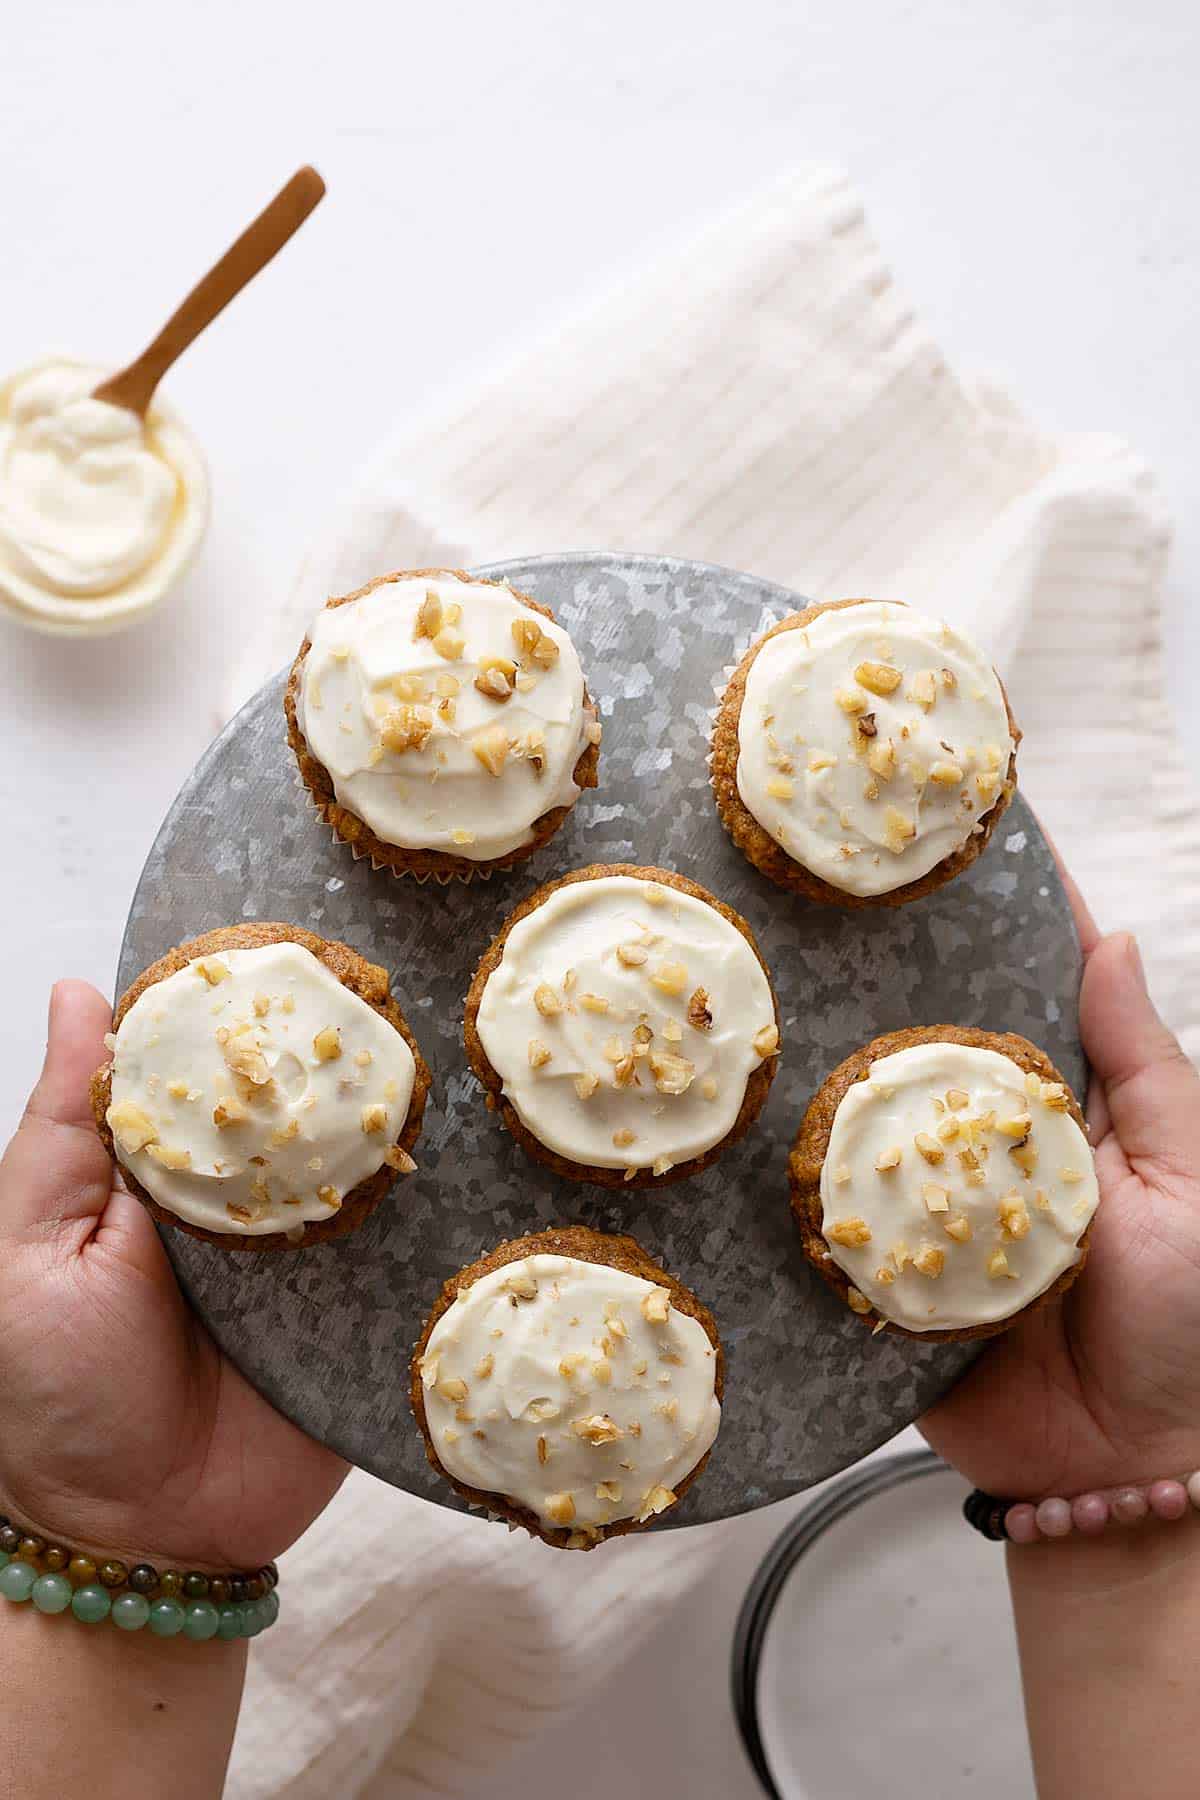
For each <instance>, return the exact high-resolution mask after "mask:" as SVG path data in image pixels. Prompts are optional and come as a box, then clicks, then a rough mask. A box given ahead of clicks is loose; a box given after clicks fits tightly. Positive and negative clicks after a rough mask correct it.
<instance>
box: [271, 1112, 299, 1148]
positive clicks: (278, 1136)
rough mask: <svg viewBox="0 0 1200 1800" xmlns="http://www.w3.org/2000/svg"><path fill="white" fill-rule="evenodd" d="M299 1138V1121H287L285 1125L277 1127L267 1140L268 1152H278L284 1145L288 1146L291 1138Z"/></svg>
mask: <svg viewBox="0 0 1200 1800" xmlns="http://www.w3.org/2000/svg"><path fill="white" fill-rule="evenodd" d="M299 1136H300V1121H299V1119H289V1120H288V1122H287V1124H286V1125H277V1126H276V1127H275V1129H274V1131H272V1133H271V1135H270V1137H268V1139H267V1148H268V1150H280V1149H282V1148H283V1146H284V1144H290V1143H291V1141H292V1139H293V1138H297V1137H299Z"/></svg>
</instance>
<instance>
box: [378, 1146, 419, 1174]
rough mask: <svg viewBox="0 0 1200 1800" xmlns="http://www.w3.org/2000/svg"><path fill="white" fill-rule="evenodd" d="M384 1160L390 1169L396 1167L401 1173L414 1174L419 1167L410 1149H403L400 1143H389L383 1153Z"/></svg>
mask: <svg viewBox="0 0 1200 1800" xmlns="http://www.w3.org/2000/svg"><path fill="white" fill-rule="evenodd" d="M383 1160H384V1162H385V1163H386V1164H387V1166H388V1168H389V1169H395V1170H396V1171H397V1173H398V1174H400V1175H412V1174H413V1173H414V1172H415V1170H416V1167H417V1165H416V1163H415V1162H414V1161H413V1159H412V1157H411V1156H410V1155H409V1154H408V1151H407V1150H402V1149H401V1148H400V1146H399V1144H389V1145H388V1147H387V1149H386V1150H385V1151H384V1153H383Z"/></svg>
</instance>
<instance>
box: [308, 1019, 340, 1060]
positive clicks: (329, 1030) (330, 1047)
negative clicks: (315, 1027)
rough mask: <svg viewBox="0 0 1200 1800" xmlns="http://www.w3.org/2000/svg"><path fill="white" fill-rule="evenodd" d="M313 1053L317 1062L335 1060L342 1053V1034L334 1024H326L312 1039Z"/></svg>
mask: <svg viewBox="0 0 1200 1800" xmlns="http://www.w3.org/2000/svg"><path fill="white" fill-rule="evenodd" d="M313 1054H314V1055H315V1057H316V1059H317V1061H318V1062H336V1061H337V1059H338V1057H339V1056H340V1055H341V1054H342V1034H341V1032H340V1031H339V1030H338V1028H337V1026H336V1025H326V1026H325V1028H324V1030H323V1031H318V1033H317V1035H316V1037H315V1038H314V1039H313Z"/></svg>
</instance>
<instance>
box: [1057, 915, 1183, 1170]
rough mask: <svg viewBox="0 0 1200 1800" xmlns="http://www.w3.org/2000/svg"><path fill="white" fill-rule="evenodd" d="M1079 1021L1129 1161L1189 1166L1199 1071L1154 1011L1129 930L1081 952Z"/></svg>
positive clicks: (1135, 945)
mask: <svg viewBox="0 0 1200 1800" xmlns="http://www.w3.org/2000/svg"><path fill="white" fill-rule="evenodd" d="M1079 1023H1080V1031H1081V1035H1082V1037H1083V1047H1084V1050H1085V1051H1086V1052H1087V1056H1088V1060H1089V1061H1090V1063H1091V1065H1092V1069H1093V1072H1094V1073H1095V1075H1096V1077H1097V1079H1098V1080H1099V1081H1100V1082H1101V1083H1102V1084H1103V1088H1104V1096H1105V1100H1106V1102H1107V1108H1108V1115H1109V1118H1110V1120H1111V1122H1112V1128H1113V1131H1114V1132H1115V1134H1116V1137H1117V1141H1118V1143H1119V1144H1120V1146H1121V1149H1122V1150H1123V1151H1124V1153H1125V1156H1126V1158H1127V1159H1128V1160H1129V1162H1130V1163H1135V1164H1136V1163H1138V1162H1151V1163H1155V1164H1157V1165H1159V1166H1160V1167H1161V1168H1164V1169H1167V1170H1179V1169H1194V1168H1195V1166H1196V1162H1197V1160H1198V1158H1200V1076H1197V1074H1196V1071H1195V1069H1193V1067H1192V1065H1191V1063H1190V1062H1189V1061H1188V1059H1187V1057H1186V1056H1185V1055H1184V1053H1183V1051H1182V1049H1181V1048H1180V1045H1179V1041H1178V1039H1177V1038H1176V1037H1175V1036H1174V1034H1173V1033H1172V1032H1171V1031H1169V1030H1168V1029H1167V1027H1166V1026H1165V1025H1164V1024H1163V1022H1162V1020H1161V1019H1160V1018H1159V1016H1158V1013H1157V1011H1156V1010H1155V1006H1154V1002H1153V1001H1152V1000H1151V998H1150V992H1149V989H1148V988H1147V986H1146V973H1145V970H1144V968H1143V966H1142V958H1141V955H1140V953H1139V951H1138V947H1137V942H1136V940H1135V939H1134V938H1133V937H1131V936H1130V934H1129V933H1128V932H1118V933H1116V934H1115V935H1114V936H1113V937H1108V938H1104V939H1103V940H1102V941H1101V942H1100V943H1099V944H1098V945H1097V946H1096V948H1095V949H1094V950H1093V951H1092V953H1091V955H1090V956H1089V957H1088V960H1087V965H1086V967H1085V969H1084V973H1083V987H1082V990H1081V992H1080V996H1079Z"/></svg>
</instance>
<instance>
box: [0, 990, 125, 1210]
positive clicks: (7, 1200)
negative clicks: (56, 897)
mask: <svg viewBox="0 0 1200 1800" xmlns="http://www.w3.org/2000/svg"><path fill="white" fill-rule="evenodd" d="M111 1026H112V1009H111V1008H110V1006H109V1004H108V1001H107V1000H105V999H104V997H103V995H101V994H99V993H97V991H96V989H95V988H94V987H91V986H90V985H89V984H88V983H87V982H86V981H60V982H57V983H56V984H55V986H54V988H53V989H52V990H51V994H50V1020H49V1028H48V1035H47V1043H46V1060H45V1062H44V1063H43V1065H42V1073H41V1078H40V1079H39V1081H38V1084H37V1086H36V1087H35V1088H34V1090H33V1093H32V1094H31V1095H30V1097H29V1104H28V1105H27V1107H26V1108H25V1116H24V1118H23V1119H22V1120H21V1123H20V1125H19V1126H18V1127H17V1132H16V1135H15V1137H14V1138H13V1140H12V1142H11V1143H10V1144H9V1146H8V1149H7V1150H6V1151H5V1153H4V1157H3V1160H2V1161H0V1234H2V1235H4V1236H6V1237H22V1236H27V1235H30V1234H31V1233H35V1232H38V1231H39V1230H40V1229H44V1228H46V1227H52V1226H55V1225H58V1224H61V1223H63V1222H65V1221H74V1220H79V1219H89V1220H90V1219H95V1218H98V1217H99V1215H100V1214H101V1213H102V1212H103V1210H104V1208H105V1206H106V1204H107V1202H108V1196H109V1193H110V1190H111V1188H112V1176H113V1170H112V1164H111V1163H110V1161H109V1159H108V1154H107V1152H106V1151H105V1148H104V1145H103V1144H102V1143H101V1142H100V1139H99V1137H98V1135H97V1133H96V1127H95V1124H94V1122H93V1119H92V1112H91V1106H90V1104H89V1100H88V1083H89V1082H90V1080H91V1077H92V1075H93V1074H94V1073H95V1071H96V1069H97V1068H99V1066H100V1064H101V1063H102V1062H103V1061H104V1059H105V1055H106V1051H105V1047H104V1036H105V1033H106V1032H107V1031H109V1030H110V1029H111Z"/></svg>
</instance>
